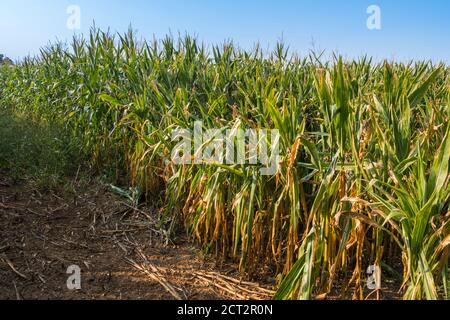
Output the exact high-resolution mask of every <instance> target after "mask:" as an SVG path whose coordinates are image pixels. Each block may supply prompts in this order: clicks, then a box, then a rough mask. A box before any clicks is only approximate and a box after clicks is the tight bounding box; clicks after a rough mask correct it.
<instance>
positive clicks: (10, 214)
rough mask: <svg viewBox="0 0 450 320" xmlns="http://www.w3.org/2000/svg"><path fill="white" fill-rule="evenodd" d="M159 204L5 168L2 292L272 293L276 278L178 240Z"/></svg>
mask: <svg viewBox="0 0 450 320" xmlns="http://www.w3.org/2000/svg"><path fill="white" fill-rule="evenodd" d="M155 210H156V209H155V208H153V209H152V208H133V207H131V206H130V205H128V204H127V203H125V202H124V200H123V199H120V198H119V197H118V196H116V195H114V194H112V193H111V192H110V191H109V190H108V189H107V188H105V187H102V186H99V185H97V184H93V185H92V186H90V187H88V188H86V187H80V190H77V192H74V193H67V192H64V191H55V190H45V191H43V190H38V188H36V187H35V186H34V184H33V183H32V182H30V181H24V182H22V183H20V184H12V183H11V182H10V181H8V179H7V176H6V174H5V173H4V172H0V299H2V300H5V299H6V300H16V299H32V300H47V299H64V300H66V299H67V300H72V299H77V300H87V299H100V300H120V299H124V300H128V299H133V300H140V299H146V300H156V299H190V300H191V299H192V300H196V299H199V300H203V299H213V300H214V299H270V297H271V295H272V294H273V287H272V286H270V285H265V286H260V285H259V284H255V283H250V282H243V281H241V279H240V278H239V274H238V272H237V270H236V269H237V268H236V266H235V265H233V264H222V265H220V266H219V265H217V263H215V262H214V260H211V259H208V258H205V257H203V256H202V254H201V252H200V251H199V250H198V249H196V248H195V247H193V246H192V245H191V244H189V243H188V242H187V241H181V243H177V244H174V243H172V241H170V239H168V238H167V236H166V234H165V232H164V231H163V230H159V229H158V228H157V224H156V222H155V221H154V213H155ZM71 265H77V266H79V267H80V268H81V287H82V288H81V289H80V290H69V289H68V288H67V280H68V277H69V276H70V274H67V269H68V267H69V266H71Z"/></svg>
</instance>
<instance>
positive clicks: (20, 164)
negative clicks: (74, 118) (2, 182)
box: [0, 110, 85, 188]
mask: <svg viewBox="0 0 450 320" xmlns="http://www.w3.org/2000/svg"><path fill="white" fill-rule="evenodd" d="M84 163H85V161H84V158H83V153H82V152H81V150H80V148H79V144H78V143H77V142H76V140H74V139H73V137H69V135H66V134H64V130H62V128H61V127H60V126H58V125H55V124H50V123H46V122H44V121H36V120H31V119H30V118H29V117H26V116H25V115H23V114H17V113H12V112H10V111H7V110H1V111H0V170H2V171H6V172H8V176H9V177H10V178H11V179H12V180H13V182H19V181H20V180H25V179H31V180H33V181H35V182H36V183H38V184H39V185H40V186H42V187H48V188H53V187H56V186H59V185H61V184H62V183H64V181H65V178H67V177H71V176H73V175H75V174H76V173H77V172H79V168H81V167H82V166H83V164H84Z"/></svg>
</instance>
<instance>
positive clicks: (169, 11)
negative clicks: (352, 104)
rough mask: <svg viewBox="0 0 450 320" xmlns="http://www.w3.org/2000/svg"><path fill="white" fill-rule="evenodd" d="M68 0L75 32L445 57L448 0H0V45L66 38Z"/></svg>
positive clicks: (19, 52) (449, 46)
mask: <svg viewBox="0 0 450 320" xmlns="http://www.w3.org/2000/svg"><path fill="white" fill-rule="evenodd" d="M71 4H75V5H78V6H79V7H80V9H81V26H82V28H81V30H80V31H78V32H81V33H86V32H88V30H89V28H90V26H91V25H92V21H94V20H95V22H96V24H97V26H99V27H101V28H107V27H110V28H111V30H113V31H120V32H123V31H126V30H127V28H128V26H129V24H130V23H131V24H132V26H133V28H134V29H136V30H137V31H138V34H139V36H141V37H144V38H148V39H150V38H152V37H153V36H154V35H155V36H156V37H162V36H164V35H165V34H167V33H168V32H169V31H171V32H172V33H173V34H175V35H177V33H178V32H181V33H184V32H188V33H190V34H196V35H197V36H198V38H199V39H200V40H202V41H204V42H205V43H206V44H216V43H219V42H223V41H224V40H226V39H233V40H234V41H235V42H237V43H238V44H239V45H240V46H241V47H243V48H251V47H252V46H253V44H254V43H255V42H260V43H261V44H262V45H263V47H264V48H267V47H269V45H270V46H273V45H274V44H275V43H276V42H277V40H279V39H281V38H283V39H284V42H285V43H287V44H288V45H290V47H291V49H293V50H295V51H297V52H299V53H300V54H305V53H307V52H308V50H309V49H311V48H312V42H313V41H312V40H314V43H315V47H316V48H319V49H326V50H327V51H328V52H332V51H336V52H339V53H341V54H343V55H345V56H347V57H355V56H360V55H363V54H368V55H370V56H373V57H375V58H376V59H384V58H388V59H391V58H395V59H400V60H404V59H412V58H414V59H432V60H434V61H439V60H444V61H446V62H447V63H449V62H450V19H449V18H448V17H449V16H450V1H449V0H428V1H427V0H369V1H367V0H340V1H338V0H278V1H275V0H273V1H267V0H247V1H246V0H241V1H238V0H129V1H125V0H95V1H92V0H70V1H67V0H0V53H4V54H5V55H7V56H10V57H12V58H13V59H19V58H21V57H23V56H25V55H27V54H36V53H37V52H38V50H39V48H40V47H41V46H43V45H45V44H47V43H48V42H49V41H54V40H55V39H60V40H66V39H69V38H71V36H72V34H73V31H70V30H68V29H67V27H66V21H67V18H68V14H67V13H66V9H67V7H68V6H69V5H71ZM371 4H375V5H378V6H379V7H380V8H381V21H382V29H381V30H376V31H370V30H368V29H367V27H366V20H367V18H368V14H367V13H366V10H367V7H368V6H369V5H371Z"/></svg>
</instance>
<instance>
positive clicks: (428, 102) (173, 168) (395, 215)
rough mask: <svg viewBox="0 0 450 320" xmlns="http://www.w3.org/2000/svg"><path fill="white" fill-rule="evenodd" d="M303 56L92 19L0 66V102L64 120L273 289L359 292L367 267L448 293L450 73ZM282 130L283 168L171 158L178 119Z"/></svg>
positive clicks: (94, 156)
mask: <svg viewBox="0 0 450 320" xmlns="http://www.w3.org/2000/svg"><path fill="white" fill-rule="evenodd" d="M323 60H324V59H322V58H321V57H320V56H319V55H316V54H314V53H311V54H310V55H309V56H307V57H305V58H300V57H298V56H296V55H292V54H290V53H289V51H288V49H287V48H286V47H285V46H284V45H283V44H278V45H277V46H276V48H275V50H274V51H273V52H272V53H270V54H265V53H264V52H263V51H262V50H261V49H260V48H258V47H256V48H255V49H254V50H252V51H245V50H242V49H240V48H238V47H237V46H235V45H234V44H233V43H224V44H222V45H220V46H214V47H211V48H207V47H205V46H204V45H203V44H201V43H199V42H198V40H197V39H196V38H193V37H190V36H184V37H181V38H180V39H179V40H174V39H173V38H172V37H166V38H165V39H163V40H160V41H159V40H154V41H149V42H146V41H138V40H137V37H136V36H135V35H134V34H133V32H132V31H129V32H128V33H127V34H123V35H115V34H111V33H107V32H106V33H105V32H102V31H100V30H97V29H93V30H92V31H91V33H90V35H89V37H87V38H80V37H75V38H74V39H73V42H72V43H71V44H70V45H63V44H55V45H51V46H48V47H46V48H43V49H42V50H41V53H40V54H39V55H38V56H37V57H33V58H26V59H24V60H23V61H22V62H20V63H19V64H17V65H15V66H7V67H6V66H5V67H2V68H1V71H0V103H1V105H0V107H1V108H8V109H11V110H14V112H20V113H24V114H27V115H28V116H29V117H33V118H39V119H41V121H47V122H50V123H60V124H63V125H64V127H65V128H66V129H67V131H68V132H70V133H71V134H73V135H74V136H76V137H81V138H82V141H83V143H84V145H83V149H84V150H85V152H86V153H87V154H89V156H90V158H91V161H92V166H93V167H95V168H98V169H99V170H101V169H102V168H109V169H112V170H113V171H114V172H117V175H118V176H119V175H126V177H127V180H128V183H129V187H130V188H135V190H139V191H140V192H141V193H142V198H145V199H146V200H147V201H149V202H151V201H157V200H155V199H158V197H161V210H160V217H159V218H160V220H161V224H165V225H168V226H170V230H171V231H172V232H178V231H179V230H180V229H182V230H187V232H188V233H189V235H190V236H191V237H192V239H193V240H194V241H195V242H197V243H198V244H199V245H200V246H201V247H202V248H204V250H206V251H207V252H208V253H210V254H214V255H217V257H218V258H220V259H227V260H230V261H231V260H234V261H236V262H238V263H239V268H240V271H241V272H242V274H243V275H248V276H250V277H254V276H257V275H258V274H259V273H261V272H262V270H263V269H264V270H265V271H267V270H269V271H270V273H272V275H273V276H275V277H277V279H278V281H279V287H278V292H277V294H276V296H275V297H274V298H275V299H315V298H317V297H320V296H324V295H325V296H326V295H328V294H330V293H331V292H332V291H333V290H335V289H336V288H339V291H340V292H343V293H345V292H350V294H352V295H353V298H354V299H365V298H366V296H365V279H366V269H367V267H368V266H371V265H375V266H378V267H380V268H381V269H383V270H385V269H386V268H389V269H395V270H396V271H398V273H399V275H400V278H401V281H400V282H401V285H399V287H398V288H397V289H398V290H399V291H400V292H401V294H402V295H403V297H404V299H447V298H450V297H449V296H450V289H449V288H448V285H449V284H450V279H449V276H450V273H449V254H450V183H449V182H450V181H449V180H450V179H449V177H450V175H449V162H450V121H449V120H450V72H449V68H448V66H446V65H445V64H439V65H438V64H432V63H431V62H411V63H398V62H387V61H386V62H383V63H375V62H373V61H372V60H371V59H369V58H367V57H363V58H360V59H359V60H355V61H346V60H345V59H343V58H341V57H337V56H336V57H334V58H333V59H332V61H323ZM198 120H201V121H202V122H203V125H204V127H205V129H208V128H224V127H225V128H229V129H249V128H253V129H258V128H265V129H277V130H278V131H279V133H280V156H281V158H280V161H279V163H278V168H277V172H276V174H275V175H273V176H262V175H260V174H259V171H258V170H257V168H256V167H255V166H251V165H239V164H238V165H202V164H189V165H187V164H186V165H175V164H174V163H173V162H172V161H171V158H170V155H171V152H172V150H173V148H174V147H175V146H176V144H177V141H174V139H172V133H173V131H174V130H175V129H176V128H179V127H183V128H191V127H192V124H193V123H194V121H198Z"/></svg>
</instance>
